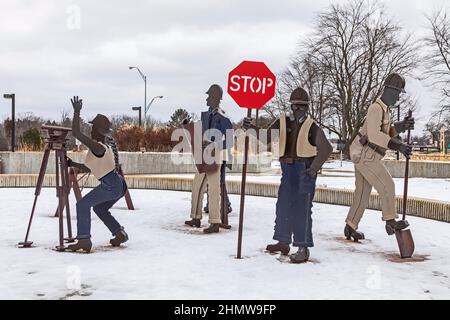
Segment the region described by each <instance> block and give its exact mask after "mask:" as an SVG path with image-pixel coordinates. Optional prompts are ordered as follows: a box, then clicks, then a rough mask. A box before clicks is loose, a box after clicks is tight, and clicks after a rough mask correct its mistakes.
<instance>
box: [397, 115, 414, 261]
mask: <svg viewBox="0 0 450 320" xmlns="http://www.w3.org/2000/svg"><path fill="white" fill-rule="evenodd" d="M408 116H409V117H411V116H412V111H411V110H409V112H408ZM410 140H411V129H409V130H408V136H407V143H408V144H410ZM408 179H409V158H406V165H405V184H404V188H403V220H405V219H406V204H407V200H408ZM395 237H396V238H397V243H398V248H399V250H400V257H401V258H402V259H408V258H411V257H412V256H413V254H414V240H413V237H412V234H411V230H410V229H407V230H396V231H395Z"/></svg>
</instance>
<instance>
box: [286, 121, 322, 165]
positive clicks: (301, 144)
mask: <svg viewBox="0 0 450 320" xmlns="http://www.w3.org/2000/svg"><path fill="white" fill-rule="evenodd" d="M313 124H314V120H313V119H311V118H310V117H307V118H306V120H305V121H304V122H303V124H302V127H301V128H300V131H299V133H298V137H297V156H298V157H300V158H312V157H315V156H317V147H315V146H313V145H312V144H311V143H309V139H308V135H309V130H310V129H311V126H312V125H313ZM286 136H287V126H286V114H282V115H281V116H280V157H282V156H284V154H285V152H286V141H287V138H286Z"/></svg>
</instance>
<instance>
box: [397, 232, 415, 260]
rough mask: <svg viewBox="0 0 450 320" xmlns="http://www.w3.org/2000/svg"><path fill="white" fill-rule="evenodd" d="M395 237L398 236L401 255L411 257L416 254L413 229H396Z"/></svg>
mask: <svg viewBox="0 0 450 320" xmlns="http://www.w3.org/2000/svg"><path fill="white" fill-rule="evenodd" d="M395 237H396V238H397V243H398V248H399V250H400V257H401V258H402V259H408V258H411V257H412V256H413V254H414V248H415V247H414V239H413V237H412V234H411V230H409V229H408V230H396V231H395Z"/></svg>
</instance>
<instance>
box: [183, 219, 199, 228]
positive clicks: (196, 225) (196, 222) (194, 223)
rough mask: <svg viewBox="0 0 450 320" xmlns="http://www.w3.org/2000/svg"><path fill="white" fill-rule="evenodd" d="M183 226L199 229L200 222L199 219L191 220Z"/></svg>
mask: <svg viewBox="0 0 450 320" xmlns="http://www.w3.org/2000/svg"><path fill="white" fill-rule="evenodd" d="M184 224H186V225H188V226H190V227H194V228H200V224H201V221H200V219H192V220H188V221H185V222H184Z"/></svg>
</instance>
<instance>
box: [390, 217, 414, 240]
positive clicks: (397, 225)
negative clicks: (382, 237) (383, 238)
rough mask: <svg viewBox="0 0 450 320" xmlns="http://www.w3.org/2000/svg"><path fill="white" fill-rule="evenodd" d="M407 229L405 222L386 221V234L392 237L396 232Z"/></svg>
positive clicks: (407, 224)
mask: <svg viewBox="0 0 450 320" xmlns="http://www.w3.org/2000/svg"><path fill="white" fill-rule="evenodd" d="M408 227H409V222H408V221H406V220H399V221H396V220H395V219H392V220H388V221H386V232H387V234H388V235H390V236H392V235H393V234H394V233H395V231H396V230H403V229H406V228H408Z"/></svg>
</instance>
